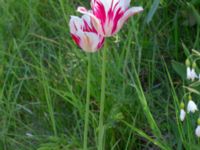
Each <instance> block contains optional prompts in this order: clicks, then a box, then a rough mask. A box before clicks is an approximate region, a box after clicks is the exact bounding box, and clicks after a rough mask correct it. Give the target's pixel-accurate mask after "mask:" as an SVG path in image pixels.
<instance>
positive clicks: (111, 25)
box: [79, 0, 143, 36]
mask: <svg viewBox="0 0 200 150" xmlns="http://www.w3.org/2000/svg"><path fill="white" fill-rule="evenodd" d="M129 6H130V0H91V7H92V13H90V12H86V9H83V10H80V11H79V12H81V13H84V14H88V15H90V16H91V17H92V18H93V19H94V20H95V25H94V27H95V29H96V30H97V31H98V32H99V33H100V34H101V35H103V36H112V35H114V34H115V33H117V32H118V31H119V30H120V29H121V27H122V26H123V24H124V22H125V21H126V20H127V19H128V18H129V17H130V16H132V15H134V14H137V13H139V12H141V11H143V8H142V7H133V8H131V9H128V8H129ZM97 19H98V20H99V21H97Z"/></svg>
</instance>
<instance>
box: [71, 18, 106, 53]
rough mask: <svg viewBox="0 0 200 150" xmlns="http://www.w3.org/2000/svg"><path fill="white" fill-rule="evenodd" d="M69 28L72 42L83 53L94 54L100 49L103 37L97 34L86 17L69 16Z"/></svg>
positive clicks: (89, 19)
mask: <svg viewBox="0 0 200 150" xmlns="http://www.w3.org/2000/svg"><path fill="white" fill-rule="evenodd" d="M69 27H70V33H71V35H72V38H73V40H74V42H75V43H76V44H77V45H78V46H79V47H80V48H82V49H83V50H84V51H86V52H96V51H97V50H98V49H100V48H101V47H102V45H103V43H104V37H103V36H101V35H100V34H98V33H97V31H96V29H95V28H94V26H93V25H92V21H91V18H90V17H89V16H88V15H83V16H82V17H81V18H79V17H77V16H71V19H70V22H69Z"/></svg>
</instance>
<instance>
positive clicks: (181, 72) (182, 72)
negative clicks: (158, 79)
mask: <svg viewBox="0 0 200 150" xmlns="http://www.w3.org/2000/svg"><path fill="white" fill-rule="evenodd" d="M172 67H173V69H174V70H175V71H176V73H177V74H178V75H179V76H180V77H181V78H182V79H183V80H185V79H186V67H185V65H183V64H181V63H179V62H177V61H172Z"/></svg>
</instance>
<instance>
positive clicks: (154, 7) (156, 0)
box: [146, 0, 160, 24]
mask: <svg viewBox="0 0 200 150" xmlns="http://www.w3.org/2000/svg"><path fill="white" fill-rule="evenodd" d="M159 4H160V0H154V2H153V5H152V6H151V9H150V11H149V13H148V14H147V19H146V20H147V23H148V24H149V23H150V22H151V20H152V18H153V16H154V14H155V12H156V10H157V9H158V6H159Z"/></svg>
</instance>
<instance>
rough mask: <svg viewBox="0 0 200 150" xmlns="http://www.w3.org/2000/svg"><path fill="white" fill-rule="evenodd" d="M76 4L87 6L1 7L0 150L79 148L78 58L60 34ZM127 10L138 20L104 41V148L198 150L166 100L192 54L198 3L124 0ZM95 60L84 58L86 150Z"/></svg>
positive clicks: (9, 2) (190, 128) (58, 1)
mask: <svg viewBox="0 0 200 150" xmlns="http://www.w3.org/2000/svg"><path fill="white" fill-rule="evenodd" d="M78 6H85V7H87V8H89V7H90V6H89V1H87V0H85V1H81V0H0V150H14V149H15V150H32V149H33V150H34V149H37V150H78V149H82V146H83V129H84V111H85V98H86V79H87V55H86V53H84V52H83V51H82V50H80V49H79V48H78V47H77V46H76V45H75V44H74V42H73V41H72V39H71V36H70V33H69V27H68V22H69V19H70V15H78V16H81V14H79V13H77V12H76V8H77V7H78ZM131 6H143V7H144V12H143V13H141V14H139V15H136V16H134V17H131V18H130V19H129V21H128V22H127V23H126V24H125V25H124V27H123V28H122V30H121V31H120V32H119V33H118V34H117V35H116V36H115V37H112V38H109V39H107V43H108V45H109V47H108V61H107V62H108V64H107V73H106V101H105V113H104V117H105V118H104V119H105V121H104V123H105V127H106V133H105V150H150V149H152V150H157V149H176V150H183V149H191V150H195V149H197V150H198V149H199V147H200V142H199V140H198V138H196V137H195V134H194V129H195V127H196V120H195V119H193V120H192V121H191V123H189V124H182V123H180V122H179V121H178V117H179V116H177V114H178V111H179V110H178V107H177V103H175V102H177V101H180V100H181V98H182V96H183V94H184V90H183V88H181V87H182V84H183V82H184V80H183V79H181V77H180V76H178V74H177V73H176V72H175V70H176V69H177V68H178V66H179V65H180V64H179V65H177V62H179V63H182V64H183V65H184V62H185V59H186V58H187V54H188V52H189V51H190V50H191V49H192V48H194V49H196V50H200V42H199V41H200V39H199V38H200V13H199V12H200V1H199V0H149V1H146V0H132V1H131ZM101 60H102V51H99V52H97V53H94V54H93V55H92V74H91V99H90V101H91V103H90V118H89V136H88V138H89V139H88V149H91V150H95V149H96V148H97V133H98V128H97V127H98V117H99V103H100V85H101ZM175 62H176V63H175ZM165 64H166V66H165ZM172 64H174V65H173V66H174V68H176V69H174V68H173V67H172ZM134 70H136V72H137V73H136V72H135V71H134ZM167 73H169V74H170V75H168V74H167ZM170 78H171V81H172V82H170ZM135 79H140V80H139V81H140V82H137V81H136V80H135ZM140 85H141V86H142V89H141V88H140ZM138 89H139V91H138ZM141 96H142V97H141ZM141 99H143V100H144V99H145V100H146V101H147V103H148V108H149V109H150V111H151V113H152V116H153V118H154V119H155V122H156V124H157V126H158V127H159V130H160V132H161V134H162V140H161V139H159V138H160V137H157V135H156V134H154V132H153V131H152V129H151V127H150V125H149V122H148V121H147V118H146V115H145V113H144V112H143V105H141V103H140V100H141ZM197 116H198V115H197ZM191 118H192V117H191ZM179 125H180V126H181V130H179V129H180V128H179Z"/></svg>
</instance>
